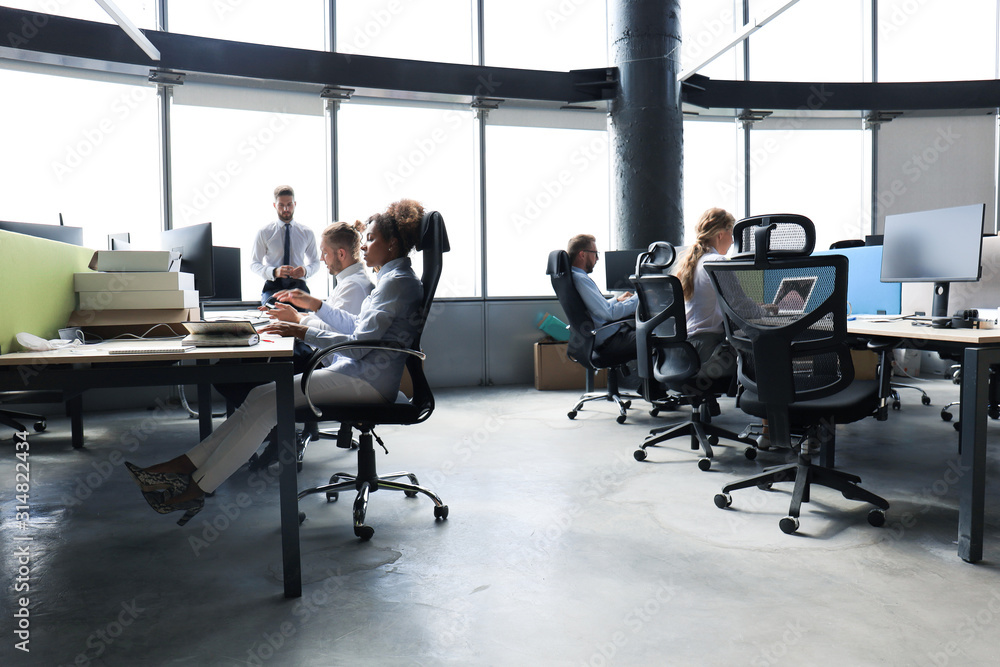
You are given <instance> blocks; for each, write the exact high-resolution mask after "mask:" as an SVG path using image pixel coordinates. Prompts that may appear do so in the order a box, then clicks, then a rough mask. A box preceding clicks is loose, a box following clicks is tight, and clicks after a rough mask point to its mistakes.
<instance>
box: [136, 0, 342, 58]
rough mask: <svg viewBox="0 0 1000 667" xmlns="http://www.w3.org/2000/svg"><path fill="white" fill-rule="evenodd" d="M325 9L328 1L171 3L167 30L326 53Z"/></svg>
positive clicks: (175, 0) (172, 0) (190, 0)
mask: <svg viewBox="0 0 1000 667" xmlns="http://www.w3.org/2000/svg"><path fill="white" fill-rule="evenodd" d="M150 4H151V3H150ZM325 5H326V1H325V0H282V1H281V2H273V1H272V0H215V1H214V2H205V1H204V0H168V2H167V9H168V16H167V27H168V28H169V29H170V32H177V33H182V34H185V35H198V36H199V37H213V38H215V39H228V40H232V41H235V42H250V43H253V44H268V45H270V46H289V47H293V48H296V49H312V50H314V51H322V50H324V49H325V48H326V41H327V40H326V28H325V25H326V20H325V19H324V12H325Z"/></svg>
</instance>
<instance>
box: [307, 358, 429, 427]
mask: <svg viewBox="0 0 1000 667" xmlns="http://www.w3.org/2000/svg"><path fill="white" fill-rule="evenodd" d="M347 349H368V350H386V351H389V352H400V353H402V354H409V355H410V356H414V357H417V358H418V359H420V360H421V361H422V360H424V359H426V358H427V355H426V354H424V353H423V352H421V351H419V350H413V349H411V348H408V347H406V346H404V345H403V344H402V343H396V342H394V341H379V340H376V341H370V342H369V341H363V340H350V341H347V342H344V343H337V344H336V345H330V346H329V347H324V348H322V349H319V350H316V351H315V352H314V353H313V355H312V357H310V358H309V363H308V364H307V365H306V370H305V371H304V372H303V373H302V379H301V381H300V385H301V387H302V393H303V394H304V395H305V397H306V402H307V403H308V404H309V409H310V410H312V413H313V414H314V415H316V416H317V417H319V416H320V415H321V414H323V412H322V410H320V409H319V408H317V407H316V406H315V405H314V404H313V402H312V399H311V398H310V397H309V379H310V378H311V377H312V374H313V371H314V370H316V368H317V367H318V366H319V365H320V362H322V361H323V359H325V358H327V357H328V356H330V355H331V354H335V353H337V352H340V351H341V350H347Z"/></svg>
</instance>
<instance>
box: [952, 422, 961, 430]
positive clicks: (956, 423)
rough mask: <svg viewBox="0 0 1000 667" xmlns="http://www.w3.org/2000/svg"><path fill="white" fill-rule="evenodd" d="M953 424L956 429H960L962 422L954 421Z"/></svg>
mask: <svg viewBox="0 0 1000 667" xmlns="http://www.w3.org/2000/svg"><path fill="white" fill-rule="evenodd" d="M954 426H955V430H956V431H961V430H962V422H955V424H954Z"/></svg>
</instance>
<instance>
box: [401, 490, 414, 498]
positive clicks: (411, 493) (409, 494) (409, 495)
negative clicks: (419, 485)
mask: <svg viewBox="0 0 1000 667" xmlns="http://www.w3.org/2000/svg"><path fill="white" fill-rule="evenodd" d="M403 495H404V496H406V497H407V498H416V497H417V492H416V491H403Z"/></svg>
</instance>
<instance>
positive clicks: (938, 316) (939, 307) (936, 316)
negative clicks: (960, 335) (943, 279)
mask: <svg viewBox="0 0 1000 667" xmlns="http://www.w3.org/2000/svg"><path fill="white" fill-rule="evenodd" d="M950 287H951V284H950V283H934V300H933V301H932V302H931V326H932V327H934V328H935V329H947V328H948V327H950V326H951V317H950V316H949V315H948V291H949V288H950Z"/></svg>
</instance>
